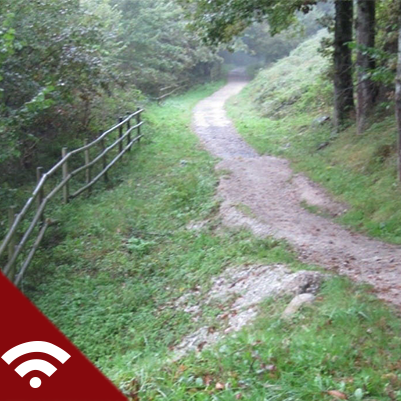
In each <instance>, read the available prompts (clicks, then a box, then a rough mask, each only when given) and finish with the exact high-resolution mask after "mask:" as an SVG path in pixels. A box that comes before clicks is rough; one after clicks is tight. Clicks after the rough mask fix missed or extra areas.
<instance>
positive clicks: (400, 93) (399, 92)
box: [395, 7, 401, 181]
mask: <svg viewBox="0 0 401 401" xmlns="http://www.w3.org/2000/svg"><path fill="white" fill-rule="evenodd" d="M399 15H400V17H399V28H398V29H399V33H398V62H397V75H396V80H395V115H396V119H397V129H398V180H399V181H401V7H400V14H399Z"/></svg>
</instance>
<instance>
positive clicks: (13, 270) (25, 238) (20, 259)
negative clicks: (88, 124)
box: [0, 109, 143, 285]
mask: <svg viewBox="0 0 401 401" xmlns="http://www.w3.org/2000/svg"><path fill="white" fill-rule="evenodd" d="M142 112H143V110H142V109H138V110H137V111H136V112H135V113H132V114H130V115H128V116H127V117H126V118H119V122H118V124H117V125H115V126H114V127H112V128H110V129H109V130H107V131H106V132H103V133H101V134H100V135H99V137H97V138H96V139H95V140H94V141H92V142H89V141H88V140H86V141H85V144H84V146H82V147H81V148H78V149H75V150H72V151H70V152H68V150H67V148H63V149H62V153H61V160H60V161H59V162H58V163H56V164H55V165H54V166H53V167H52V168H51V169H50V170H49V171H48V172H47V173H44V174H43V169H42V168H41V167H38V168H37V181H38V183H37V186H36V188H35V189H34V190H33V192H32V196H31V197H30V198H29V199H28V201H27V202H26V203H25V205H24V207H23V208H22V209H21V211H20V212H19V213H18V214H15V207H11V208H10V209H9V230H8V232H7V234H6V236H5V238H4V240H3V242H2V244H1V246H0V260H2V258H3V259H4V258H5V257H6V256H7V257H8V261H7V262H6V263H5V266H4V268H3V269H2V270H3V273H4V274H5V275H6V276H8V277H9V278H10V280H12V281H13V282H14V283H15V284H16V285H18V284H19V283H20V282H21V279H22V277H23V275H24V273H25V271H26V269H27V268H28V266H29V264H30V263H31V261H32V259H33V257H34V255H35V252H36V250H37V249H38V247H39V245H40V243H41V241H42V239H43V237H44V235H45V232H46V230H47V229H48V227H49V226H50V225H52V224H53V223H54V221H52V220H51V219H49V218H46V217H45V210H46V206H47V205H48V203H49V201H50V200H51V199H52V198H53V197H54V196H55V195H56V194H57V193H58V192H59V191H60V190H63V192H62V199H63V201H64V203H68V202H69V201H70V200H71V199H73V198H75V197H77V196H79V195H81V194H82V193H83V192H85V191H90V189H91V187H92V186H93V185H94V184H95V183H96V182H97V181H98V180H99V179H100V178H101V177H103V178H104V180H105V181H106V182H107V180H108V175H107V172H108V170H109V169H110V168H111V167H112V166H113V165H114V164H115V163H116V162H117V161H118V160H119V159H120V158H121V157H122V156H123V155H124V153H126V152H127V151H130V150H131V147H132V145H133V144H134V143H135V142H139V141H140V139H141V137H142V134H141V125H142V124H143V121H141V113H142ZM133 119H134V121H135V125H132V124H131V121H132V120H133ZM124 130H125V132H124ZM135 130H136V132H135ZM134 132H135V134H136V135H135V136H134V135H133V133H134ZM113 133H116V134H117V135H116V136H117V139H116V140H114V141H113V142H112V143H111V144H110V145H108V144H107V141H108V140H110V139H114V138H112V134H113ZM96 145H97V147H98V148H99V149H100V153H99V150H98V151H97V153H98V154H97V155H96V156H95V157H93V158H92V159H91V154H90V150H91V149H92V148H94V149H96V148H95V146H96ZM116 146H118V151H117V154H116V155H113V156H114V157H113V158H112V160H111V161H110V162H108V160H107V155H108V153H109V152H110V151H111V150H112V149H114V148H115V147H116ZM92 153H93V150H92ZM80 154H81V161H80V163H82V164H83V165H80V166H79V167H76V166H74V167H75V169H71V168H70V167H71V164H72V163H71V162H72V159H73V157H74V156H76V155H80ZM82 154H83V157H82ZM97 163H99V164H101V167H100V172H98V173H97V174H96V175H95V176H94V177H92V171H93V168H94V166H95V164H97ZM70 169H71V170H72V171H70ZM57 172H59V173H61V179H60V181H59V182H58V183H57V184H56V185H55V186H54V187H51V188H50V189H49V191H48V193H47V195H45V184H46V182H47V181H48V180H49V179H50V178H51V177H55V175H56V173H57ZM79 173H82V174H84V179H83V182H81V183H80V187H79V188H78V189H77V190H76V191H75V192H73V193H70V190H71V183H70V181H71V179H72V178H74V177H76V176H77V175H78V174H79ZM33 205H36V210H34V211H33V213H31V214H29V213H28V212H29V211H30V210H31V208H32V207H33ZM32 215H33V216H32ZM23 226H24V227H26V228H25V229H24V230H21V228H22V227H23ZM19 229H20V230H19ZM35 229H36V231H37V236H36V239H35V240H33V241H29V239H30V238H31V236H32V234H33V233H34V231H35ZM19 231H22V233H21V232H19ZM19 237H20V240H19V242H18V240H17V238H19ZM28 245H29V246H28ZM27 247H28V249H27ZM23 251H25V254H24V252H23Z"/></svg>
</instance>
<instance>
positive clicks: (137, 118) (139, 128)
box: [136, 107, 141, 142]
mask: <svg viewBox="0 0 401 401" xmlns="http://www.w3.org/2000/svg"><path fill="white" fill-rule="evenodd" d="M139 110H141V109H140V108H139V107H138V108H137V109H136V111H138V114H137V115H136V123H137V124H140V123H141V113H139ZM140 135H141V127H140V126H139V127H138V136H140ZM140 141H141V138H139V139H138V142H140Z"/></svg>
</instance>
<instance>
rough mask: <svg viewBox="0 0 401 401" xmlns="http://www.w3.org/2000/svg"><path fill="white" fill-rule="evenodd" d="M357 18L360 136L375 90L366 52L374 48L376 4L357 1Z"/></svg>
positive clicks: (373, 100) (362, 0) (358, 124)
mask: <svg viewBox="0 0 401 401" xmlns="http://www.w3.org/2000/svg"><path fill="white" fill-rule="evenodd" d="M357 7H358V18H357V24H356V41H357V45H358V53H357V59H356V63H357V71H358V90H357V99H358V105H357V110H356V116H357V133H358V134H362V133H363V132H364V131H365V129H366V125H367V119H368V116H369V114H370V112H371V111H372V108H373V105H374V102H375V98H376V88H375V85H374V83H373V82H372V80H371V79H370V78H369V71H371V70H372V69H374V68H375V61H374V59H373V58H372V57H371V56H370V55H369V54H368V53H367V52H366V49H367V48H373V47H374V46H375V10H376V2H375V1H372V0H358V1H357Z"/></svg>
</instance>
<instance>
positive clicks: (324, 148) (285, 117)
mask: <svg viewBox="0 0 401 401" xmlns="http://www.w3.org/2000/svg"><path fill="white" fill-rule="evenodd" d="M322 35H323V34H322V33H320V34H319V35H318V36H317V37H315V38H313V39H311V40H309V41H307V42H305V43H304V44H303V45H301V46H300V47H299V48H298V49H296V50H295V51H294V52H292V53H291V55H290V56H289V57H287V58H285V59H283V60H281V61H279V62H278V63H277V64H276V65H275V66H273V67H272V68H270V69H268V70H265V71H263V72H262V73H261V74H259V76H258V77H257V78H256V79H255V80H254V81H253V82H252V83H251V84H250V85H249V86H248V87H247V88H246V89H245V90H244V91H243V92H242V93H241V94H240V95H238V96H237V98H235V99H233V100H232V101H231V102H230V104H229V106H228V112H229V115H230V117H231V118H232V119H233V120H234V122H235V124H236V127H237V129H238V130H239V132H240V134H241V135H243V136H244V138H245V139H246V140H247V141H248V142H249V143H250V144H251V145H252V146H254V147H255V149H257V150H258V151H259V152H260V153H261V154H273V155H278V156H283V157H285V158H287V159H289V160H291V161H292V167H293V168H294V170H295V171H302V172H305V173H306V174H307V175H308V176H309V177H310V178H312V180H314V181H317V182H319V183H321V184H323V186H325V187H326V188H327V189H328V190H329V191H330V192H331V193H332V194H334V195H335V196H337V197H338V198H339V199H340V200H341V201H344V202H345V203H347V204H348V205H349V206H350V207H349V210H348V212H347V213H346V214H345V215H343V216H342V217H341V218H340V219H339V221H340V222H341V223H343V224H345V225H347V226H349V227H350V228H353V229H356V230H359V231H362V232H364V233H367V234H368V235H371V236H374V237H378V238H381V239H383V240H386V241H389V242H393V243H397V244H401V191H400V188H399V185H398V184H397V178H396V128H395V120H394V117H393V115H391V116H389V117H383V114H384V115H386V107H388V106H389V105H388V104H382V105H381V106H380V107H381V109H380V110H377V113H376V115H374V116H372V125H371V126H370V128H369V129H368V130H367V132H366V133H365V134H364V135H361V136H357V135H356V128H355V126H354V125H352V126H350V127H348V128H347V129H346V130H344V131H343V132H341V133H340V134H338V135H333V133H332V126H331V123H330V122H328V123H327V122H326V123H320V122H319V121H318V120H319V117H323V116H330V114H331V104H330V102H329V99H331V98H332V88H331V87H330V85H329V84H328V81H326V80H325V79H324V78H322V73H323V72H324V71H325V68H327V60H325V59H323V58H322V57H321V56H320V54H319V53H318V51H317V48H318V46H319V41H320V39H321V37H322ZM387 114H388V112H387Z"/></svg>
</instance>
